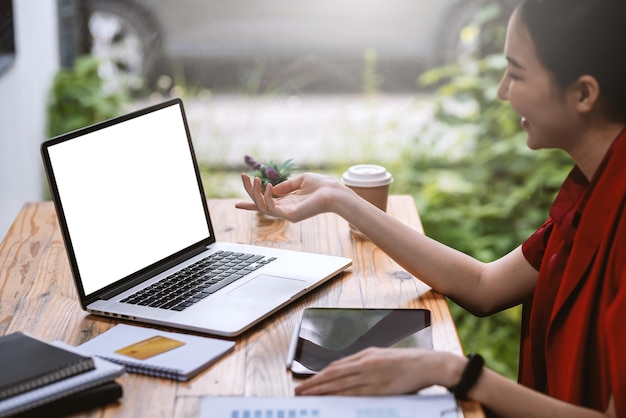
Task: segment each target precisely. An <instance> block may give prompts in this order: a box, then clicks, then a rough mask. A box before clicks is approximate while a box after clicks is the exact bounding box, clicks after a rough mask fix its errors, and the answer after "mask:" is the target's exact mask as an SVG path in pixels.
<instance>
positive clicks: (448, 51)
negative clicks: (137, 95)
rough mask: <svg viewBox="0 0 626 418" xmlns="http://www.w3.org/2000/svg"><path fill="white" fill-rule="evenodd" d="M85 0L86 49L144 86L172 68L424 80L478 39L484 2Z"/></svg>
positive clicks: (226, 80) (176, 73) (212, 81)
mask: <svg viewBox="0 0 626 418" xmlns="http://www.w3.org/2000/svg"><path fill="white" fill-rule="evenodd" d="M80 3H81V5H82V7H83V9H82V13H81V15H82V16H83V17H82V19H83V20H82V22H83V23H82V27H83V29H84V33H85V35H84V36H85V39H86V40H87V42H85V43H84V44H85V47H84V49H85V50H84V51H83V52H87V53H91V54H92V55H93V56H95V57H97V58H98V59H100V60H101V74H102V75H103V77H105V78H107V79H108V80H109V81H110V82H119V80H126V81H125V82H127V83H130V84H131V85H133V86H134V88H136V89H137V88H141V85H142V83H146V82H147V83H149V84H151V85H154V84H155V83H156V82H157V80H158V79H159V77H160V76H161V75H163V74H167V75H170V76H173V77H175V78H178V79H182V81H184V82H185V83H186V84H187V85H188V86H191V87H197V86H202V87H208V88H213V89H220V88H233V87H241V86H244V87H245V86H247V87H248V88H250V89H251V88H257V89H263V88H264V89H267V88H277V89H281V88H282V89H286V90H307V89H309V90H316V89H317V90H334V91H337V90H339V91H355V90H359V89H363V88H364V83H370V84H372V83H373V84H375V85H376V87H380V88H382V89H387V90H397V89H407V88H415V86H416V78H417V76H418V75H419V74H420V72H421V71H423V70H424V69H426V68H430V67H433V66H435V65H439V64H442V63H446V62H450V61H453V60H454V59H456V57H458V55H459V54H460V53H461V52H462V51H463V50H464V49H467V48H471V45H468V44H467V43H468V42H469V43H471V40H469V41H468V42H465V43H464V41H463V39H462V37H460V33H461V30H462V28H463V27H465V26H466V25H467V24H468V23H469V22H470V21H471V18H472V16H473V13H474V10H475V5H474V3H473V1H471V0H434V1H433V0H316V1H311V0H178V1H172V0H85V1H83V2H80ZM368 71H369V73H368V74H369V78H366V79H364V75H363V74H364V73H367V72H368ZM365 77H367V76H365ZM116 80H117V81H116Z"/></svg>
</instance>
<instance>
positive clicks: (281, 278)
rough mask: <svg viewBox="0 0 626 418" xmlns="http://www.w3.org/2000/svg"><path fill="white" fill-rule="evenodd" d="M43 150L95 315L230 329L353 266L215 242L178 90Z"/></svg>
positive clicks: (212, 330)
mask: <svg viewBox="0 0 626 418" xmlns="http://www.w3.org/2000/svg"><path fill="white" fill-rule="evenodd" d="M41 152H42V157H43V163H44V167H45V172H46V175H47V178H48V181H49V184H50V189H51V194H52V199H53V201H54V204H55V208H56V212H57V217H58V220H59V225H60V228H61V232H62V235H63V240H64V242H65V248H66V250H67V254H68V258H69V262H70V265H71V269H72V274H73V277H74V281H75V284H76V289H77V293H78V296H79V299H80V304H81V306H82V308H83V309H84V310H86V311H88V312H90V313H92V314H95V315H102V316H107V317H113V318H119V319H123V320H130V321H138V322H143V323H149V324H156V325H163V326H169V327H173V328H180V329H187V330H191V331H196V332H201V333H207V334H214V335H219V336H225V337H234V336H237V335H240V334H241V333H243V332H244V331H246V330H248V329H249V328H251V327H252V326H253V325H255V324H257V323H259V322H260V321H261V320H263V319H265V318H267V317H268V316H269V315H271V314H272V313H274V312H276V311H277V310H279V309H280V308H282V307H284V306H285V305H287V304H289V303H290V302H292V301H294V300H295V299H297V298H299V297H301V296H303V295H304V294H306V293H307V292H309V291H310V290H312V289H314V288H316V287H318V286H320V285H321V284H322V283H324V282H326V281H328V280H330V279H331V278H333V277H334V276H336V275H338V274H339V273H341V272H342V271H343V270H345V269H346V268H348V267H349V266H350V265H351V264H352V260H351V259H349V258H345V257H337V256H330V255H322V254H314V253H307V252H300V251H289V250H282V249H278V248H270V247H263V246H254V245H244V244H238V243H230V242H222V241H218V240H217V237H216V236H215V232H214V231H215V230H216V228H215V225H214V224H213V223H212V220H211V217H210V214H209V209H208V206H207V202H206V198H205V194H204V191H203V187H202V181H201V178H200V172H199V169H198V163H197V161H196V157H195V154H194V150H193V145H192V140H191V136H190V133H189V127H188V125H187V120H186V116H185V111H184V109H183V103H182V101H181V100H180V99H171V100H168V101H165V102H163V103H160V104H157V105H154V106H150V107H147V108H144V109H141V110H138V111H134V112H132V113H129V114H126V115H124V116H120V117H118V118H114V119H111V120H108V121H105V122H101V123H98V124H95V125H92V126H88V127H86V128H83V129H79V130H76V131H73V132H70V133H67V134H63V135H60V136H58V137H55V138H52V139H49V140H47V141H45V142H44V143H43V144H42V146H41ZM233 210H237V209H235V208H234V207H233ZM217 229H219V228H217Z"/></svg>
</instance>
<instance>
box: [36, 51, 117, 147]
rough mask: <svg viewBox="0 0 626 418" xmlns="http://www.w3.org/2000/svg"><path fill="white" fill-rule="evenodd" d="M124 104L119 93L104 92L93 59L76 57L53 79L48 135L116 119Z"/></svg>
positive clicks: (96, 65) (49, 99) (49, 102)
mask: <svg viewBox="0 0 626 418" xmlns="http://www.w3.org/2000/svg"><path fill="white" fill-rule="evenodd" d="M127 101H128V98H127V96H126V95H125V94H124V93H123V92H121V91H119V90H117V91H114V92H107V91H105V88H104V84H103V82H102V79H101V78H100V76H99V75H98V61H97V60H96V59H95V58H93V57H91V56H83V57H79V58H77V59H76V62H75V63H74V66H73V67H72V68H64V69H62V70H60V71H59V72H58V73H57V74H56V76H55V78H54V81H53V85H52V89H51V91H50V95H49V98H48V132H47V133H48V136H49V137H53V136H56V135H60V134H63V133H65V132H69V131H73V130H75V129H78V128H82V127H85V126H88V125H91V124H94V123H96V122H100V121H103V120H106V119H110V118H112V117H115V116H119V115H120V114H121V113H122V111H123V105H124V104H125V103H126V102H127Z"/></svg>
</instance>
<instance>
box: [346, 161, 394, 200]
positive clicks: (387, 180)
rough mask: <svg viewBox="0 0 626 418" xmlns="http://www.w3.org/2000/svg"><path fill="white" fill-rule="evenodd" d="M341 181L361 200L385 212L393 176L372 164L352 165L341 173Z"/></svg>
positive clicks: (383, 168) (384, 169)
mask: <svg viewBox="0 0 626 418" xmlns="http://www.w3.org/2000/svg"><path fill="white" fill-rule="evenodd" d="M341 179H342V181H343V184H345V185H346V186H348V187H349V188H351V189H352V190H354V191H355V192H356V194H358V195H359V196H361V197H362V198H363V199H365V200H367V201H368V202H370V203H371V204H373V205H375V206H376V207H378V208H379V209H381V210H383V211H386V210H387V197H388V196H389V185H390V184H391V182H393V176H392V175H391V173H389V172H388V171H387V169H386V168H385V167H382V166H380V165H373V164H359V165H353V166H352V167H350V168H348V171H346V172H345V173H343V176H342V178H341Z"/></svg>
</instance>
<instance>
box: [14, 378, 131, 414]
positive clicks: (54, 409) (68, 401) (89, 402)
mask: <svg viewBox="0 0 626 418" xmlns="http://www.w3.org/2000/svg"><path fill="white" fill-rule="evenodd" d="M123 394H124V390H123V388H122V386H121V385H120V384H119V383H117V382H115V381H110V382H107V383H103V384H101V385H98V386H96V387H93V388H89V389H86V390H83V391H81V392H78V393H74V394H72V395H69V396H66V397H65V398H61V399H57V400H56V401H53V402H51V403H47V404H44V405H40V406H38V407H36V408H34V409H31V410H28V411H26V412H22V413H19V414H17V415H15V416H14V418H40V417H46V418H60V417H64V416H67V415H71V414H75V413H77V412H81V411H86V410H88V409H93V408H96V407H99V406H103V405H106V404H109V403H112V402H115V401H117V400H118V399H119V398H121V397H122V395H123Z"/></svg>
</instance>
